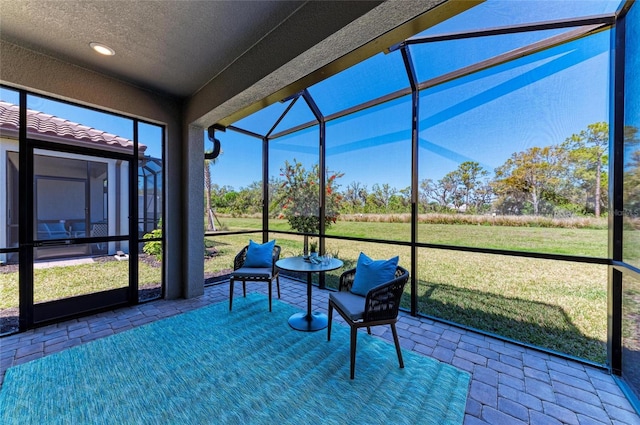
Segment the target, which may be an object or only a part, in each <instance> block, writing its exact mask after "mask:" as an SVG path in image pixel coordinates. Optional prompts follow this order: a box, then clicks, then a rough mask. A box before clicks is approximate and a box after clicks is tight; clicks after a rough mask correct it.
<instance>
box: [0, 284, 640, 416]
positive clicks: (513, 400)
mask: <svg viewBox="0 0 640 425" xmlns="http://www.w3.org/2000/svg"><path fill="white" fill-rule="evenodd" d="M281 286H282V287H281V289H282V299H281V302H284V303H287V304H289V305H292V306H294V307H295V308H297V309H300V310H303V309H305V308H306V306H307V299H306V285H305V284H304V282H300V281H297V280H293V279H290V278H288V277H284V276H283V277H282V278H281ZM314 289H315V291H314V292H313V305H314V309H317V310H319V311H323V312H326V308H327V306H328V299H329V296H330V294H332V292H331V291H328V290H319V289H317V288H314ZM228 290H229V286H228V281H223V282H220V283H218V284H215V285H211V286H207V287H206V288H205V293H204V295H202V296H199V297H195V298H191V299H175V300H157V301H153V302H150V303H146V304H141V305H137V306H132V307H126V308H121V309H117V310H113V311H107V312H104V313H99V314H95V315H92V316H88V317H83V318H79V319H74V320H69V321H66V322H62V323H58V324H55V325H50V326H45V327H41V328H37V329H33V330H29V331H27V332H24V333H20V334H15V335H12V336H9V337H6V338H3V340H2V362H1V368H2V369H1V370H0V375H1V376H2V378H4V375H5V372H6V369H7V368H9V367H11V366H15V365H19V364H24V363H26V362H29V361H32V360H36V359H39V358H42V357H44V356H48V355H51V354H53V353H57V352H60V351H62V350H65V349H67V348H70V347H74V346H79V345H82V344H85V343H88V342H90V341H95V340H99V339H101V338H105V337H109V336H111V335H114V334H121V333H123V332H126V331H128V330H131V329H134V328H138V327H141V326H144V325H146V324H149V323H152V322H156V321H159V320H162V319H165V318H168V317H172V316H175V315H179V314H183V313H187V312H191V311H194V310H197V309H200V308H203V307H207V306H210V305H212V304H215V303H220V302H222V303H226V302H227V299H228V297H229V292H228ZM251 291H256V292H259V293H261V294H266V292H267V287H266V285H253V286H252V287H251ZM235 293H236V295H239V294H241V292H240V288H236V290H235ZM263 314H264V315H265V316H267V315H270V313H269V312H267V311H266V309H265V310H264V313H263ZM334 320H335V323H334V327H336V326H341V325H344V320H343V319H341V318H340V317H339V316H337V317H335V318H334ZM396 326H397V329H398V338H399V341H400V345H401V347H402V349H403V350H404V351H405V354H407V353H409V352H412V353H416V354H419V355H421V356H428V357H430V358H433V359H436V360H438V361H439V362H443V363H446V364H450V365H453V366H455V367H456V368H458V369H461V370H463V371H467V372H469V373H470V374H471V381H470V383H469V387H468V395H467V401H466V408H465V416H464V423H465V424H467V425H473V424H483V423H484V424H496V423H508V424H519V423H532V424H542V423H545V424H546V423H549V424H560V423H568V424H578V423H603V424H605V423H606V424H638V423H640V417H638V415H637V414H636V413H635V412H634V410H633V408H632V407H631V405H630V403H629V401H628V400H627V399H626V398H625V396H624V394H623V393H622V391H621V390H620V388H619V387H618V385H616V383H615V382H614V379H613V378H612V377H611V375H610V374H609V373H607V372H606V371H604V370H600V369H598V368H593V367H589V366H586V365H584V364H583V363H580V362H574V361H571V360H568V359H565V358H562V357H556V356H553V355H550V354H546V353H541V352H538V351H536V350H532V349H528V348H524V347H522V346H519V345H515V344H510V343H508V342H504V341H501V340H497V339H493V338H490V337H487V336H483V335H479V334H475V333H473V332H470V331H466V330H462V329H460V328H457V327H454V326H450V325H447V324H443V323H439V322H434V321H432V320H429V319H424V318H419V317H411V316H410V315H408V314H406V313H405V312H402V311H401V312H400V314H399V316H398V322H397V325H396ZM372 333H373V335H374V336H373V337H372V338H380V339H382V340H384V341H386V343H388V344H389V345H391V346H392V342H391V341H392V335H391V332H390V329H389V327H376V328H373V329H372ZM316 334H318V335H320V334H321V335H320V336H321V337H324V332H319V333H316ZM294 335H300V336H301V337H302V336H304V335H309V334H308V333H295V332H294ZM202 337H203V338H204V337H205V336H204V335H203V336H202ZM325 342H326V341H325ZM326 343H327V344H333V342H326ZM391 360H393V359H391ZM345 362H346V359H345ZM345 365H346V363H345ZM159 366H160V365H159ZM378 367H379V366H378V365H376V364H361V365H360V366H359V371H360V372H364V371H365V370H366V368H376V370H377V369H378ZM403 370H405V371H408V370H409V369H406V368H405V369H403ZM176 373H179V372H178V371H176ZM342 378H343V379H344V380H345V381H349V378H348V376H347V375H346V373H345V374H344V375H342ZM352 382H356V383H357V382H358V379H357V377H356V379H355V380H354V381H352ZM167 397H171V394H167ZM395 414H396V415H397V418H398V419H399V420H401V419H402V414H403V413H402V408H398V409H397V411H396V412H395Z"/></svg>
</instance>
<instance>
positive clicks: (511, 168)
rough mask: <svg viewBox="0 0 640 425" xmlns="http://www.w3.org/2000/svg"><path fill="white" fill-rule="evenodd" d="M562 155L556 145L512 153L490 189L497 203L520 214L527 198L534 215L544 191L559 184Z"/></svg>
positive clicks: (499, 169)
mask: <svg viewBox="0 0 640 425" xmlns="http://www.w3.org/2000/svg"><path fill="white" fill-rule="evenodd" d="M563 154H564V151H563V150H562V149H560V148H558V147H557V146H545V147H542V148H541V147H537V146H534V147H532V148H529V149H527V150H526V151H523V152H517V153H513V154H512V155H511V157H510V158H509V159H507V161H506V162H505V163H504V164H503V165H501V166H500V167H498V168H497V169H496V172H495V176H496V177H495V180H494V181H493V183H492V188H493V191H494V193H495V194H496V195H497V196H498V205H500V204H502V205H504V206H508V208H509V209H511V210H512V212H516V213H521V212H522V211H523V209H524V207H525V205H524V202H526V201H529V202H531V205H532V207H533V214H535V215H539V214H540V204H541V202H542V200H543V194H544V192H545V191H546V190H554V189H553V188H554V187H555V186H556V185H557V184H558V183H559V180H560V173H561V171H562V164H563V160H562V158H563Z"/></svg>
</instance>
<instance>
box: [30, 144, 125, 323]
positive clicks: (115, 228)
mask: <svg viewBox="0 0 640 425" xmlns="http://www.w3.org/2000/svg"><path fill="white" fill-rule="evenodd" d="M36 143H37V142H36ZM28 153H29V154H30V155H29V156H30V158H29V162H32V164H33V167H32V170H33V171H32V173H31V176H30V177H31V181H32V182H33V185H32V187H33V191H30V192H29V193H28V194H26V195H28V196H31V198H32V199H30V200H27V202H26V205H32V208H31V214H30V215H31V217H30V219H31V221H32V226H33V227H32V228H33V238H32V240H31V241H30V243H28V245H32V246H33V251H32V254H33V273H32V276H33V286H32V289H33V307H32V308H33V323H34V324H38V323H42V322H48V321H52V320H56V319H59V318H61V317H65V316H70V315H75V314H81V313H84V312H87V311H91V310H95V309H99V308H105V307H109V306H113V305H118V304H123V303H126V302H127V301H128V300H129V298H130V294H131V293H135V288H132V285H133V286H135V281H131V280H130V268H129V264H130V263H129V261H128V259H129V254H130V252H129V246H130V243H129V242H130V240H129V239H130V235H129V233H130V232H129V229H130V228H131V226H130V223H129V218H130V217H131V216H132V215H131V211H130V201H129V190H128V188H129V186H130V184H129V183H130V180H131V179H130V170H131V165H130V163H129V161H126V160H122V159H121V158H110V157H104V156H95V155H89V154H83V153H79V151H78V150H77V149H75V150H73V151H69V150H66V149H65V148H64V146H58V147H57V149H56V150H49V149H41V148H34V149H28ZM135 237H137V234H136V235H135Z"/></svg>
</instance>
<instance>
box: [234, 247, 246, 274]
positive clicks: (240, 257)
mask: <svg viewBox="0 0 640 425" xmlns="http://www.w3.org/2000/svg"><path fill="white" fill-rule="evenodd" d="M248 249H249V246H245V247H244V248H242V249H241V250H240V252H238V253H237V254H236V256H235V258H234V259H233V270H238V269H239V268H241V267H242V266H243V265H244V262H245V260H246V259H247V250H248Z"/></svg>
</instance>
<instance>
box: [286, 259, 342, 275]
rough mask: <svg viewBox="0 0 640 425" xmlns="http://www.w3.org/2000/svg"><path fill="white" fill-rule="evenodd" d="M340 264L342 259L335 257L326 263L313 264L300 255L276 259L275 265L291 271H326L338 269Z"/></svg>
mask: <svg viewBox="0 0 640 425" xmlns="http://www.w3.org/2000/svg"><path fill="white" fill-rule="evenodd" d="M342 264H343V263H342V260H338V259H337V258H332V259H331V261H329V263H328V264H322V263H320V264H314V263H311V262H309V261H307V260H305V259H304V258H302V257H289V258H283V259H281V260H278V261H276V267H278V268H280V269H283V270H288V271H291V272H307V273H316V272H326V271H330V270H335V269H339V268H340V267H342Z"/></svg>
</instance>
